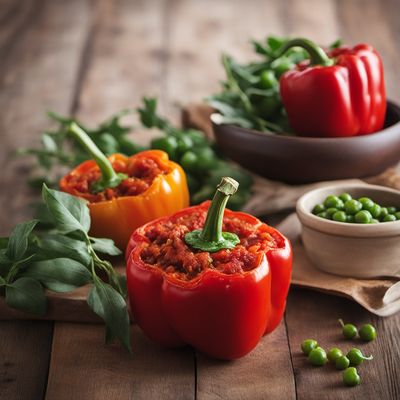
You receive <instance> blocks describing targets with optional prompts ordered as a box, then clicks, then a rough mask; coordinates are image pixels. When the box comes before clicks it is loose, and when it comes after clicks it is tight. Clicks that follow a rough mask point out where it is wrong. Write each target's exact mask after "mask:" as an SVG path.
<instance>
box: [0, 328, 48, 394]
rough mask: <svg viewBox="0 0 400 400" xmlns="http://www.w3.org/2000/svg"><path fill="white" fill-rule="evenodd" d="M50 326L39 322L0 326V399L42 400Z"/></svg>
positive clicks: (46, 369)
mask: <svg viewBox="0 0 400 400" xmlns="http://www.w3.org/2000/svg"><path fill="white" fill-rule="evenodd" d="M52 332H53V324H52V323H50V322H39V321H31V322H28V321H19V322H11V321H10V322H1V323H0V399H1V400H22V399H23V400H38V399H41V398H43V395H44V392H45V388H46V381H47V371H48V366H49V355H50V348H51V335H52Z"/></svg>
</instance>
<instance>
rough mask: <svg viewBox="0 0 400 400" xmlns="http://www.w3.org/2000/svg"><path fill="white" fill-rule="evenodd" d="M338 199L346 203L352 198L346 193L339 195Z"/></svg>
mask: <svg viewBox="0 0 400 400" xmlns="http://www.w3.org/2000/svg"><path fill="white" fill-rule="evenodd" d="M339 199H340V200H342V201H343V203H346V201H349V200H351V199H352V197H351V196H350V195H349V194H348V193H342V194H340V195H339Z"/></svg>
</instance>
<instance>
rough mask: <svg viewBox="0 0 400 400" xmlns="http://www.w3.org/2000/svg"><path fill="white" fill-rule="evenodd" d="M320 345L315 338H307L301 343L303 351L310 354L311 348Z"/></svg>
mask: <svg viewBox="0 0 400 400" xmlns="http://www.w3.org/2000/svg"><path fill="white" fill-rule="evenodd" d="M317 347H318V342H317V341H316V340H314V339H306V340H304V341H303V343H302V344H301V351H302V352H303V353H304V354H305V355H306V356H308V355H309V354H310V352H311V350H313V349H316V348H317Z"/></svg>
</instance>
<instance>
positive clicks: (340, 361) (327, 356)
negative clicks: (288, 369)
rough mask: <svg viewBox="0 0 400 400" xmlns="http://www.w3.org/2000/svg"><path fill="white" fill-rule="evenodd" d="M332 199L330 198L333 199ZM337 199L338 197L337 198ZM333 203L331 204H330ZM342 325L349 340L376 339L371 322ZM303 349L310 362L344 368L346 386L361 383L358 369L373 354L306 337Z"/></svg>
mask: <svg viewBox="0 0 400 400" xmlns="http://www.w3.org/2000/svg"><path fill="white" fill-rule="evenodd" d="M331 200H332V199H330V201H331ZM335 201H336V199H335ZM330 205H331V204H330ZM339 323H340V325H341V327H342V335H343V336H344V337H345V338H346V339H349V340H356V339H357V338H358V337H359V338H360V339H361V340H362V341H364V342H370V341H372V340H375V339H376V336H377V335H376V329H375V327H374V326H373V325H371V324H364V325H363V326H362V327H361V329H360V330H358V329H357V327H356V326H355V325H353V324H350V323H347V324H344V322H343V321H342V320H341V319H339ZM301 351H302V352H303V354H305V355H306V356H307V359H308V361H309V362H310V364H312V365H314V366H317V367H321V366H323V365H325V364H327V363H331V364H333V365H334V366H335V368H336V369H338V370H343V372H342V380H343V383H344V384H345V385H346V386H357V385H359V384H360V383H361V378H360V375H359V374H358V371H357V368H356V367H357V366H359V365H360V364H361V363H363V362H364V361H370V360H372V359H373V356H372V355H370V356H365V355H364V354H363V352H362V351H361V350H360V349H358V348H357V347H353V348H351V349H350V350H349V351H348V352H347V353H346V354H344V353H343V351H342V350H341V349H339V348H338V347H332V348H331V349H330V350H329V351H328V353H326V351H325V349H323V348H322V347H321V346H319V344H318V342H317V340H315V339H305V340H304V341H303V342H302V343H301Z"/></svg>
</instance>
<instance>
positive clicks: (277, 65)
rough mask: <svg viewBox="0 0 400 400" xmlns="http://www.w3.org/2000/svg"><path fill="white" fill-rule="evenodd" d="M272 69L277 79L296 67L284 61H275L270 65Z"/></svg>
mask: <svg viewBox="0 0 400 400" xmlns="http://www.w3.org/2000/svg"><path fill="white" fill-rule="evenodd" d="M271 66H272V68H273V69H274V71H275V74H276V76H277V77H278V78H279V77H280V76H281V75H282V74H284V73H285V72H286V71H289V70H291V69H293V68H294V67H295V66H296V65H295V64H294V63H292V62H290V61H287V60H285V59H279V58H278V59H276V60H275V61H274V62H273V63H272V64H271Z"/></svg>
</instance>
